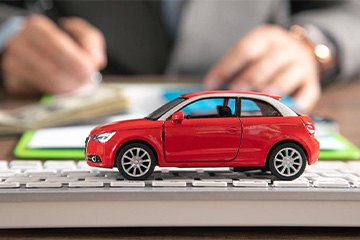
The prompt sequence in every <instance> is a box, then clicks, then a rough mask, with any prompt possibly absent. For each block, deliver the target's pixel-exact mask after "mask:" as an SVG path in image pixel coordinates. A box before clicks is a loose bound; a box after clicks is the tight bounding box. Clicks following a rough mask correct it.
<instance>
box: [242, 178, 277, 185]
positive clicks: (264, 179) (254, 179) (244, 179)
mask: <svg viewBox="0 0 360 240" xmlns="http://www.w3.org/2000/svg"><path fill="white" fill-rule="evenodd" d="M259 180H261V181H265V182H267V183H268V184H270V183H271V179H268V178H240V179H239V181H259Z"/></svg>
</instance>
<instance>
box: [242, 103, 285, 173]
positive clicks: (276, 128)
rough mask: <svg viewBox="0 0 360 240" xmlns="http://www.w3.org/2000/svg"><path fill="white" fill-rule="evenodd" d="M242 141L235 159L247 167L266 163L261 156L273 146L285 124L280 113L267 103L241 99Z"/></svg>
mask: <svg viewBox="0 0 360 240" xmlns="http://www.w3.org/2000/svg"><path fill="white" fill-rule="evenodd" d="M240 102H241V105H240V111H239V112H240V120H241V123H242V141H241V147H240V150H239V155H238V157H237V159H239V160H241V161H245V162H246V163H247V165H250V166H259V165H261V164H263V163H264V162H265V161H266V158H264V157H263V156H264V155H266V154H267V152H268V151H269V149H270V148H271V147H272V146H273V142H274V140H275V139H277V137H278V136H279V134H282V132H281V128H282V126H284V124H285V122H284V121H282V120H283V119H284V118H283V117H282V116H281V114H280V112H279V111H278V110H277V109H275V108H274V107H273V106H272V105H270V104H269V103H267V102H264V101H261V100H256V99H247V98H242V99H241V100H240Z"/></svg>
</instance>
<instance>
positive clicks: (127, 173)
mask: <svg viewBox="0 0 360 240" xmlns="http://www.w3.org/2000/svg"><path fill="white" fill-rule="evenodd" d="M116 163H117V167H118V169H119V172H120V173H121V175H122V176H123V177H125V178H126V179H128V180H144V179H146V178H148V177H149V176H150V175H151V174H152V173H153V171H154V168H155V164H156V156H155V154H154V152H153V150H152V149H151V148H149V147H148V146H147V145H145V144H143V143H131V144H129V145H126V146H125V147H124V148H123V149H121V151H120V153H119V155H118V157H117V162H116Z"/></svg>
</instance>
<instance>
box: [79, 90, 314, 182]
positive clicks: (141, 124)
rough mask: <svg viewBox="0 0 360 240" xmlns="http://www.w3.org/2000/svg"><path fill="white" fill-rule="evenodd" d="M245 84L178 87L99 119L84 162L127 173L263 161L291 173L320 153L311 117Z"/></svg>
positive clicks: (136, 176) (249, 165) (239, 166)
mask: <svg viewBox="0 0 360 240" xmlns="http://www.w3.org/2000/svg"><path fill="white" fill-rule="evenodd" d="M280 98H281V97H276V96H270V95H265V94H260V93H245V92H230V91H216V92H197V93H189V94H184V95H181V96H180V97H179V98H176V99H174V100H173V101H170V102H168V103H166V104H165V105H163V106H162V107H160V108H159V109H157V110H156V111H154V112H153V113H151V114H150V115H148V116H147V117H145V118H144V119H136V120H127V121H120V122H115V123H110V124H105V125H102V126H99V127H97V128H95V129H93V130H92V131H91V134H90V136H89V137H88V138H87V139H86V159H87V163H88V164H89V165H90V166H94V167H105V168H112V167H117V168H118V169H119V171H120V173H121V174H122V176H124V177H125V178H126V179H129V180H142V179H146V178H148V177H149V176H150V175H151V174H152V172H153V170H154V167H155V166H156V165H158V166H160V167H234V170H235V171H240V170H246V169H255V168H257V169H264V170H270V171H271V173H272V174H273V175H274V176H275V177H276V178H278V179H281V180H293V179H296V178H297V177H299V176H300V175H301V174H302V173H303V172H304V170H305V167H306V164H307V163H308V164H309V165H311V164H313V163H314V162H315V161H316V160H317V158H318V156H319V142H318V141H317V140H316V138H315V137H314V134H315V127H314V123H313V121H312V120H311V119H310V118H309V117H307V116H299V115H298V114H297V113H295V112H294V111H293V110H291V109H290V108H289V107H287V106H286V105H285V104H283V103H282V102H280V101H279V99H280Z"/></svg>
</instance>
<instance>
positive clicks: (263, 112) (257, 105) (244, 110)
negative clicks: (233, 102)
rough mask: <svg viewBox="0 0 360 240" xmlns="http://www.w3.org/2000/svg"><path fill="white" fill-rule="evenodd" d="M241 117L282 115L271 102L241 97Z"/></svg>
mask: <svg viewBox="0 0 360 240" xmlns="http://www.w3.org/2000/svg"><path fill="white" fill-rule="evenodd" d="M240 104H241V107H240V116H241V117H278V116H281V114H280V113H279V111H277V110H276V109H275V108H274V107H273V106H271V105H270V104H269V103H267V102H264V101H261V100H256V99H241V103H240Z"/></svg>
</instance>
